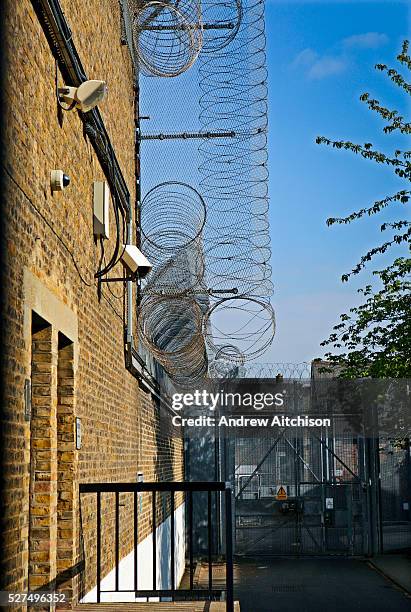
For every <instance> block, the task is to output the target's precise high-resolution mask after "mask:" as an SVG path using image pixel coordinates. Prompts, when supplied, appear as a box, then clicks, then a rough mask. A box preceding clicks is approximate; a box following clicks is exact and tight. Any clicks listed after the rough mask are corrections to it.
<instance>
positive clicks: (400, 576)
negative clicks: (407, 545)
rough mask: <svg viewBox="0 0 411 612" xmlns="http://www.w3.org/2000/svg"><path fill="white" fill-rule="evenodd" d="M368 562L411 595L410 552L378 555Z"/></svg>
mask: <svg viewBox="0 0 411 612" xmlns="http://www.w3.org/2000/svg"><path fill="white" fill-rule="evenodd" d="M370 562H371V564H372V565H374V567H376V568H377V570H379V571H380V572H382V573H383V574H385V575H386V576H388V578H391V580H393V581H394V582H396V583H397V584H398V585H399V586H401V587H402V588H403V589H405V590H406V591H408V592H409V593H410V595H411V554H408V555H407V554H403V555H401V554H395V555H394V554H388V555H378V556H376V557H372V559H370Z"/></svg>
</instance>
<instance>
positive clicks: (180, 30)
mask: <svg viewBox="0 0 411 612" xmlns="http://www.w3.org/2000/svg"><path fill="white" fill-rule="evenodd" d="M128 10H129V13H130V15H131V16H132V26H131V30H132V37H133V49H134V53H135V55H136V58H135V59H136V62H137V63H138V65H139V68H140V70H141V71H142V72H143V73H144V74H146V75H147V76H160V77H176V76H178V75H179V74H182V73H183V72H185V71H186V70H188V68H190V66H192V65H193V63H194V62H195V60H196V59H197V57H198V54H199V53H200V51H201V49H202V46H203V23H202V19H201V6H200V3H199V0H175V1H173V2H167V1H157V0H155V1H151V2H139V1H136V0H128Z"/></svg>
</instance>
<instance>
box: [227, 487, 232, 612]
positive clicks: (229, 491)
mask: <svg viewBox="0 0 411 612" xmlns="http://www.w3.org/2000/svg"><path fill="white" fill-rule="evenodd" d="M225 555H226V610H227V612H234V570H233V514H232V489H231V483H227V484H226V490H225Z"/></svg>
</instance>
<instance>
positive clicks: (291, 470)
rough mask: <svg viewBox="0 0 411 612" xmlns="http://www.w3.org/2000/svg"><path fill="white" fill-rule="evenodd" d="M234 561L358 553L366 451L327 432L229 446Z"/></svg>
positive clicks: (354, 440)
mask: <svg viewBox="0 0 411 612" xmlns="http://www.w3.org/2000/svg"><path fill="white" fill-rule="evenodd" d="M234 448H235V451H234V459H235V469H234V474H235V476H234V479H235V493H236V505H235V510H236V523H235V524H236V548H235V550H236V554H239V555H294V554H298V555H304V554H305V555H313V554H314V555H316V554H336V555H341V554H343V555H355V554H363V553H364V552H365V551H366V547H367V545H368V540H367V497H366V492H365V488H364V486H363V474H362V464H361V462H362V461H363V459H364V456H363V449H364V446H363V445H361V444H360V445H359V444H358V437H357V436H354V435H352V434H350V432H349V430H348V428H347V423H346V422H345V421H344V420H341V421H339V420H338V419H336V420H335V422H334V427H333V429H332V430H330V429H329V428H324V429H323V430H322V431H321V432H320V433H313V432H312V431H310V430H307V429H303V428H295V427H293V428H287V429H284V430H279V431H278V434H277V436H275V435H274V436H273V435H268V434H265V435H262V434H261V431H259V432H258V435H253V434H251V433H250V432H248V435H244V436H243V437H242V436H237V437H236V438H235V440H234Z"/></svg>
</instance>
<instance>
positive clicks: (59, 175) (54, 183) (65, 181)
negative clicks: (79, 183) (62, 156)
mask: <svg viewBox="0 0 411 612" xmlns="http://www.w3.org/2000/svg"><path fill="white" fill-rule="evenodd" d="M50 185H51V190H52V191H63V189H65V188H66V187H67V186H68V185H70V177H69V176H67V174H64V172H63V170H52V171H51V173H50Z"/></svg>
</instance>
